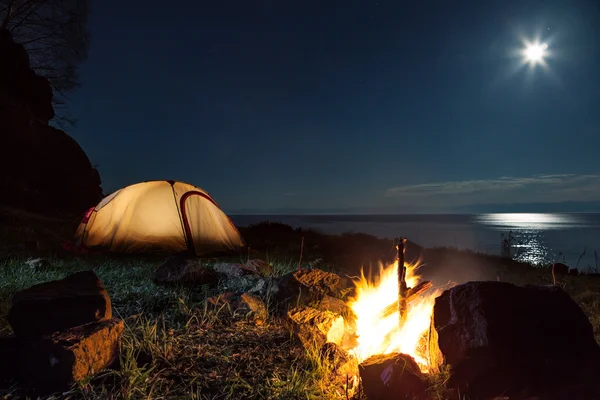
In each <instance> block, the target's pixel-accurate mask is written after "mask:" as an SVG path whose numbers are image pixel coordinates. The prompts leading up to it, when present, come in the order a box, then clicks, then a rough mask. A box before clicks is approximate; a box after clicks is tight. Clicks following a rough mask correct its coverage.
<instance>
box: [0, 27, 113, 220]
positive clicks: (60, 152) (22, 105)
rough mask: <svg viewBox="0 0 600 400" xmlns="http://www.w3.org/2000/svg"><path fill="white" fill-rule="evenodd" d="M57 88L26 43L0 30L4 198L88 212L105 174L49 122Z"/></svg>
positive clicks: (0, 185)
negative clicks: (38, 69) (35, 66)
mask: <svg viewBox="0 0 600 400" xmlns="http://www.w3.org/2000/svg"><path fill="white" fill-rule="evenodd" d="M53 117H54V108H53V106H52V89H51V87H50V84H49V83H48V81H47V80H46V79H45V78H43V77H41V76H39V75H37V74H36V73H35V72H34V71H33V70H31V68H30V66H29V58H28V55H27V52H26V51H25V49H24V48H23V46H21V45H19V44H16V43H14V42H13V41H12V38H11V37H10V34H8V32H6V31H2V32H0V133H1V135H0V173H1V176H0V199H1V200H0V201H1V202H2V203H3V204H6V205H11V206H16V207H19V208H25V209H28V210H30V211H35V212H48V211H55V210H60V211H72V212H83V211H85V209H86V208H89V207H92V206H94V205H96V204H97V203H98V202H99V201H100V200H101V199H102V195H103V194H102V189H101V187H100V175H99V174H98V171H97V170H96V169H95V168H93V167H92V165H91V163H90V160H89V159H88V157H87V155H86V154H85V152H84V151H83V150H82V149H81V147H80V146H79V144H77V142H76V141H75V140H74V139H73V138H71V137H70V136H69V135H67V134H66V133H65V132H63V131H61V130H58V129H55V128H53V127H51V126H50V125H48V121H49V120H51V119H52V118H53Z"/></svg>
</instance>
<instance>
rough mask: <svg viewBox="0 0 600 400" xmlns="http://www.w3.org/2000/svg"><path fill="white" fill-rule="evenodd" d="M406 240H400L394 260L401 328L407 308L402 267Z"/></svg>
mask: <svg viewBox="0 0 600 400" xmlns="http://www.w3.org/2000/svg"><path fill="white" fill-rule="evenodd" d="M405 243H406V238H400V241H399V242H398V246H396V249H397V250H398V252H397V254H396V258H397V260H398V312H399V313H400V326H403V325H404V323H405V322H406V317H407V315H406V314H407V307H406V304H407V302H406V294H407V292H408V287H407V286H406V267H405V266H404V244H405Z"/></svg>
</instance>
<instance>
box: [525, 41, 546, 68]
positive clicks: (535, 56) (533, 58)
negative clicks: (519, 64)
mask: <svg viewBox="0 0 600 400" xmlns="http://www.w3.org/2000/svg"><path fill="white" fill-rule="evenodd" d="M547 49H548V45H547V44H546V43H526V44H525V48H524V49H523V57H524V59H525V62H528V63H529V64H530V65H532V66H533V65H535V64H538V63H542V64H543V63H544V57H545V56H546V55H547V52H546V50H547Z"/></svg>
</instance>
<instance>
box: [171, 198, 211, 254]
mask: <svg viewBox="0 0 600 400" xmlns="http://www.w3.org/2000/svg"><path fill="white" fill-rule="evenodd" d="M205 200H208V201H210V202H211V203H213V204H214V201H213V200H212V199H211V198H210V197H207V196H206V195H205V194H204V193H202V192H198V191H195V190H192V191H189V192H185V193H184V194H183V196H181V200H180V204H179V206H180V209H181V218H182V219H183V228H184V230H185V241H186V243H187V248H188V252H189V253H190V254H192V255H197V251H198V250H200V249H201V248H202V243H201V237H200V235H198V234H196V235H194V232H196V233H197V232H201V229H202V226H198V225H200V224H201V221H202V220H203V218H202V215H201V213H202V209H203V207H202V206H201V203H202V202H203V201H205Z"/></svg>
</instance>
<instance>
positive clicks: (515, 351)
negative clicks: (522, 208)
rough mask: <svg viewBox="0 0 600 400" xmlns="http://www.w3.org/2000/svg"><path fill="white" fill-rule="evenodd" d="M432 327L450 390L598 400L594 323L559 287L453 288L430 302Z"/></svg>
mask: <svg viewBox="0 0 600 400" xmlns="http://www.w3.org/2000/svg"><path fill="white" fill-rule="evenodd" d="M433 326H434V330H435V332H433V333H434V334H435V335H437V341H432V342H431V343H430V344H432V345H435V344H437V346H438V347H439V352H440V353H441V354H442V356H443V359H444V360H445V362H446V363H448V364H450V366H451V367H452V377H451V379H450V381H449V386H450V387H453V388H458V389H459V390H460V392H461V393H464V394H465V395H467V396H468V397H470V398H491V397H493V396H497V395H500V394H502V395H506V396H509V397H510V396H516V395H522V394H523V393H526V394H527V395H528V396H532V397H533V396H538V397H541V398H553V399H554V398H556V399H563V398H564V399H567V398H579V399H589V398H600V388H599V387H598V386H599V385H598V384H597V382H598V379H600V374H599V373H598V369H597V365H598V364H600V347H599V346H598V344H597V343H596V341H595V340H594V333H593V328H592V325H591V324H590V322H589V320H588V318H587V317H586V315H585V314H584V313H583V312H582V310H581V309H580V308H579V307H578V306H577V304H576V303H575V302H574V301H573V300H572V299H571V298H570V297H569V295H567V294H566V293H565V292H564V291H563V290H562V289H560V288H558V287H553V286H550V287H546V286H515V285H512V284H509V283H505V282H469V283H465V284H462V285H459V286H455V287H453V288H451V289H449V290H446V291H445V292H444V293H443V294H442V295H441V296H439V297H438V298H437V299H436V301H435V306H434V312H433ZM561 391H562V392H561ZM558 393H563V395H561V396H558ZM556 396H558V397H556ZM594 396H597V397H594Z"/></svg>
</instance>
